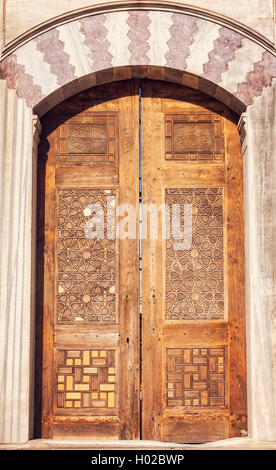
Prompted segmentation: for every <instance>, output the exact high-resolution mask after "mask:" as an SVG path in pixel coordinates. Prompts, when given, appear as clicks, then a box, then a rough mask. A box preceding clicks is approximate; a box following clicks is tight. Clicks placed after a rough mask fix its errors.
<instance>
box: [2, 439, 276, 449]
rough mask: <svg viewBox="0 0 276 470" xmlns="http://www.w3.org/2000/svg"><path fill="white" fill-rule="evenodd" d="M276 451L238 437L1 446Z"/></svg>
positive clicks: (10, 446)
mask: <svg viewBox="0 0 276 470" xmlns="http://www.w3.org/2000/svg"><path fill="white" fill-rule="evenodd" d="M139 449H140V450H262V449H263V450H276V441H275V442H265V441H255V440H253V439H250V438H249V437H236V438H230V439H223V440H220V441H213V442H206V443H202V444H192V443H177V442H159V441H111V440H105V441H103V440H99V441H96V440H93V441H91V440H52V439H33V440H30V441H28V442H26V443H24V444H0V450H139Z"/></svg>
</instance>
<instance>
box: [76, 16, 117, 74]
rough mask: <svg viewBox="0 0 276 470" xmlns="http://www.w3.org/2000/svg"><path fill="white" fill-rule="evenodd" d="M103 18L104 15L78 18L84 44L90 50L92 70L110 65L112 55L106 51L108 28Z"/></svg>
mask: <svg viewBox="0 0 276 470" xmlns="http://www.w3.org/2000/svg"><path fill="white" fill-rule="evenodd" d="M105 20H106V18H105V15H96V16H89V17H87V18H82V19H81V20H80V21H81V28H80V30H81V32H82V34H83V36H84V44H85V45H86V46H87V47H88V48H89V50H90V53H89V56H90V57H91V59H92V68H91V71H92V72H93V71H95V70H103V69H106V68H110V67H112V58H113V57H112V55H111V54H110V52H109V51H108V49H109V47H110V42H109V41H108V39H107V38H106V36H107V33H108V30H107V28H106V27H105V25H104V23H105Z"/></svg>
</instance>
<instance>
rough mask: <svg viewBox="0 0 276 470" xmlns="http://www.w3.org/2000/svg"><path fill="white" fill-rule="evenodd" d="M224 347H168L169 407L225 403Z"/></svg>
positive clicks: (211, 405)
mask: <svg viewBox="0 0 276 470" xmlns="http://www.w3.org/2000/svg"><path fill="white" fill-rule="evenodd" d="M226 360H227V357H226V348H225V347H224V346H221V347H215V348H206V347H200V346H199V347H187V348H179V349H167V351H166V377H167V382H166V383H167V406H168V407H176V408H177V407H185V406H186V407H200V406H201V407H222V408H224V407H226V406H227V397H226Z"/></svg>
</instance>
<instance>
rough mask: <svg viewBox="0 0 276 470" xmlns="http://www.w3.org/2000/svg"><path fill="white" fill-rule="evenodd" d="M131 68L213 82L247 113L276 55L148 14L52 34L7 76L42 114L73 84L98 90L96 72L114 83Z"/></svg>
mask: <svg viewBox="0 0 276 470" xmlns="http://www.w3.org/2000/svg"><path fill="white" fill-rule="evenodd" d="M131 66H132V67H135V66H142V67H145V66H148V67H160V66H161V67H164V69H163V70H162V71H161V70H160V71H159V73H160V74H163V75H165V74H166V72H165V70H166V69H168V68H169V69H171V70H175V74H176V76H179V74H182V78H183V72H186V73H188V74H193V76H196V77H197V80H198V84H199V85H201V84H202V83H203V82H202V79H206V80H207V82H205V84H207V83H208V86H207V88H208V90H206V91H207V93H209V94H211V96H214V95H215V96H216V97H217V98H218V99H221V101H224V98H223V96H222V95H223V94H225V93H226V92H227V93H228V95H229V94H230V95H233V96H234V97H235V98H236V100H237V103H238V102H240V106H239V107H240V110H239V112H241V111H242V110H243V109H244V108H245V107H246V106H247V105H250V104H252V103H253V100H254V98H255V97H256V96H260V95H261V94H262V91H263V88H264V87H267V86H269V85H271V83H272V79H273V78H274V77H276V58H275V56H274V55H273V54H271V53H270V52H268V51H267V50H266V49H264V48H263V47H262V46H260V45H259V44H257V43H255V42H254V41H252V40H251V39H248V38H247V37H245V36H242V35H241V34H240V33H238V32H236V31H233V30H231V29H229V28H227V27H225V26H219V25H218V24H216V23H213V22H211V21H208V20H206V19H202V18H198V17H195V16H191V15H186V14H182V13H171V12H165V11H146V10H131V11H118V12H110V13H106V14H99V15H94V16H88V17H85V18H82V19H76V20H75V21H72V22H71V23H67V24H63V25H61V26H58V27H56V28H53V29H50V30H49V31H47V32H44V33H43V34H41V35H39V36H37V37H36V38H34V39H31V40H30V41H29V42H27V43H25V44H24V45H22V46H21V47H19V48H18V49H17V50H16V51H15V52H13V53H12V54H10V55H9V56H7V57H6V58H5V59H4V60H3V61H2V62H1V64H0V77H1V78H3V79H5V80H6V81H7V84H8V87H9V88H12V89H15V90H17V94H18V96H19V97H20V98H24V99H25V100H26V103H27V105H28V106H30V107H34V108H38V109H42V108H41V105H42V102H44V103H45V99H47V98H48V97H49V96H51V95H52V96H53V94H56V95H59V99H57V98H55V100H57V101H61V100H62V99H64V98H66V97H67V96H66V93H65V95H64V90H65V88H64V87H67V86H68V85H69V84H70V87H69V88H70V89H71V91H70V93H69V94H71V95H72V94H74V93H76V92H78V91H81V90H83V89H85V87H84V82H85V79H86V88H88V87H90V86H93V85H94V84H97V82H98V81H99V77H97V79H95V80H96V83H94V82H93V79H92V78H91V74H93V73H102V72H103V71H104V75H105V80H107V75H106V70H108V73H109V74H113V72H112V70H113V69H114V68H115V67H131ZM124 70H125V69H124ZM130 70H131V72H130ZM143 70H144V71H145V69H143ZM136 71H137V69H136ZM148 71H149V69H148ZM129 73H131V74H132V73H133V70H132V69H129ZM143 73H145V72H143ZM171 73H172V72H170V73H169V74H171ZM146 76H147V75H146ZM113 78H114V77H113ZM182 78H181V80H182ZM194 80H195V79H194ZM173 81H178V80H173ZM191 86H192V85H191ZM212 87H213V90H215V91H214V92H213V93H210V88H212ZM216 87H219V88H216ZM69 88H67V93H68V90H69ZM205 88H206V87H205ZM200 89H201V88H200ZM217 90H219V91H217ZM202 91H204V90H202ZM218 95H221V96H218ZM224 102H225V101H224ZM226 104H227V103H226ZM230 104H232V103H230ZM242 108H243V109H242ZM234 109H235V111H237V106H236V107H235V108H234ZM40 112H41V111H40ZM43 112H44V111H43Z"/></svg>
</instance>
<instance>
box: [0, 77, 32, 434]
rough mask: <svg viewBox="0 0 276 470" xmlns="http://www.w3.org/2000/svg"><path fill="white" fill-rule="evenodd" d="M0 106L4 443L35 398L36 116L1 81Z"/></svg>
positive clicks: (18, 429)
mask: <svg viewBox="0 0 276 470" xmlns="http://www.w3.org/2000/svg"><path fill="white" fill-rule="evenodd" d="M0 103H1V107H0V157H1V158H0V220H1V223H0V323H1V328H0V358H1V361H0V442H25V441H27V440H28V439H29V437H30V434H31V426H32V418H31V413H30V410H31V408H32V404H31V400H32V396H33V393H32V378H33V377H32V375H33V367H32V362H33V318H32V315H33V305H34V303H33V302H34V295H33V293H34V287H35V285H34V282H33V281H34V270H33V267H34V265H33V261H32V259H33V260H34V256H31V255H32V253H33V247H34V245H35V244H34V236H35V227H34V225H33V222H34V221H35V217H34V215H35V214H34V212H35V205H34V201H35V187H34V184H33V183H34V177H35V173H36V170H35V161H36V159H35V158H33V121H32V118H33V116H32V110H31V109H30V108H28V107H27V106H26V104H25V102H24V101H23V100H22V99H18V98H17V96H16V92H15V91H14V90H8V89H7V87H6V82H4V81H2V80H1V81H0ZM34 157H35V152H34Z"/></svg>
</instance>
